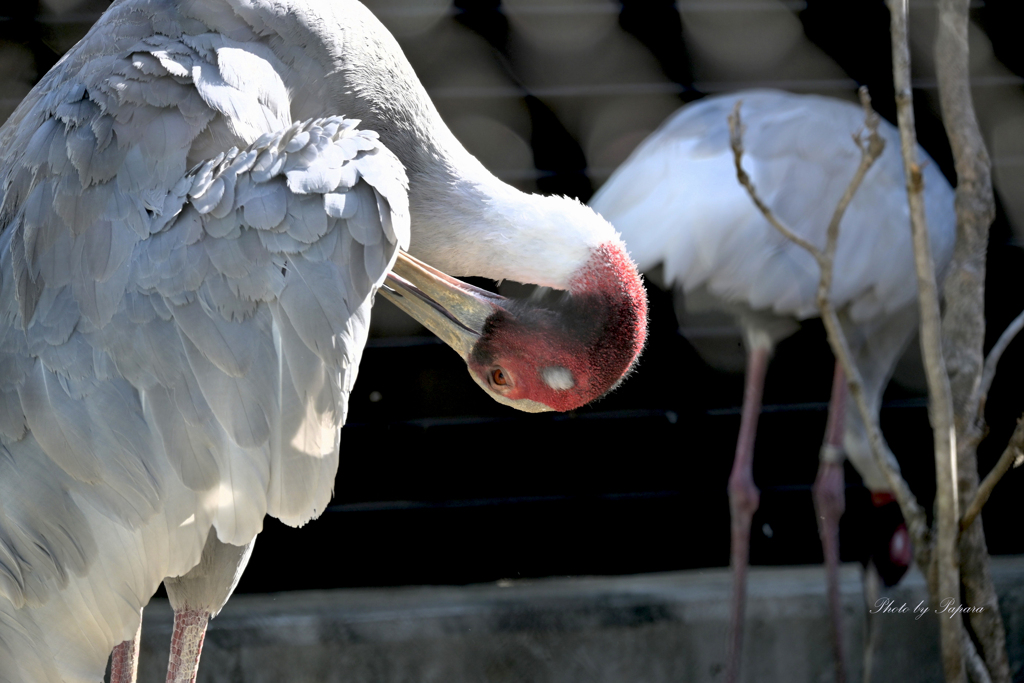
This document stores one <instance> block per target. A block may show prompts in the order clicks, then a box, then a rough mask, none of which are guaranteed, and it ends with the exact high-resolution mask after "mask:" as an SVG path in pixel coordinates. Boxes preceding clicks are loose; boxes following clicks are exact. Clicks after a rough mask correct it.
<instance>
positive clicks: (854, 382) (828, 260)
mask: <svg viewBox="0 0 1024 683" xmlns="http://www.w3.org/2000/svg"><path fill="white" fill-rule="evenodd" d="M861 103H862V104H863V105H864V107H865V127H866V128H867V130H868V131H869V137H868V140H867V142H863V141H862V139H861V138H857V137H855V141H857V146H858V147H859V148H860V150H861V162H860V165H859V166H858V168H857V172H856V173H854V176H853V179H852V180H851V181H850V185H849V186H848V187H847V190H846V192H845V193H844V194H843V197H842V199H841V200H840V202H839V204H838V205H837V206H836V211H835V213H834V214H833V216H832V220H831V221H830V223H829V227H828V230H829V236H828V238H827V244H826V252H827V253H826V252H822V251H821V250H820V249H818V248H817V247H816V246H814V245H813V244H811V243H810V242H808V241H807V240H805V239H803V238H802V237H800V236H799V235H797V234H796V233H794V232H793V231H792V230H791V229H789V228H788V227H787V226H785V225H783V224H782V223H781V222H780V221H779V220H778V219H777V218H776V217H775V215H774V214H773V213H772V211H771V209H769V208H768V206H767V205H766V204H765V203H764V202H763V201H762V200H761V198H760V197H759V196H758V194H757V190H756V189H755V188H754V184H753V182H752V181H751V180H750V177H749V176H748V175H747V173H746V172H745V171H744V170H743V164H742V160H743V132H744V127H743V122H742V119H741V115H740V107H741V105H742V102H737V103H736V106H735V107H734V108H733V112H732V114H730V116H729V138H730V144H731V146H732V152H733V160H734V162H735V165H736V177H737V179H738V180H739V182H740V184H741V185H742V186H743V187H744V189H746V191H747V194H748V195H750V199H751V200H752V201H753V202H754V205H755V206H756V207H757V208H758V210H759V211H761V213H762V214H763V215H764V217H765V219H767V221H768V222H769V223H771V224H772V226H774V227H775V229H776V230H778V231H779V233H781V234H782V235H783V236H784V237H785V238H786V239H788V240H790V241H791V242H793V243H794V244H796V245H797V246H799V247H802V248H803V249H805V250H806V251H807V252H808V253H810V254H811V256H813V257H814V259H815V260H816V261H817V262H818V266H819V268H820V270H821V276H820V279H819V282H818V308H819V310H820V312H821V320H822V322H823V323H824V325H825V331H826V332H827V334H828V340H829V344H830V345H831V346H832V351H833V353H834V354H835V356H836V359H837V360H838V361H839V363H840V364H841V365H842V367H843V372H844V373H845V374H846V380H847V388H848V390H849V392H850V396H852V397H853V400H854V402H855V403H856V405H857V410H858V411H859V412H860V415H861V419H862V420H863V421H864V425H865V427H866V429H867V433H868V442H869V443H870V445H871V451H872V453H873V454H874V457H875V461H876V462H877V463H878V465H879V467H880V468H881V469H882V472H883V473H884V474H885V478H886V481H887V482H888V484H889V487H890V488H891V489H892V491H893V495H894V496H895V497H896V500H897V501H898V502H899V505H900V510H901V511H902V512H903V517H904V519H905V520H906V522H907V529H908V530H909V531H910V536H911V538H912V539H913V542H914V544H915V545H916V547H917V548H918V549H919V552H918V553H917V556H918V557H919V558H921V559H922V560H924V561H925V562H926V561H927V559H926V558H927V557H928V549H929V547H930V544H929V542H928V524H927V521H926V517H925V514H924V511H923V510H922V509H921V506H920V505H919V504H918V502H917V499H916V498H915V497H914V494H913V493H912V492H911V491H910V487H909V486H907V482H906V481H905V480H904V479H903V477H902V476H901V475H900V468H899V463H897V462H896V459H895V458H894V457H893V455H892V453H890V452H889V451H888V449H886V448H885V446H884V441H883V440H882V430H881V427H880V426H879V424H878V415H877V414H876V413H874V412H873V411H872V410H871V409H870V408H869V407H868V403H867V398H866V396H865V395H864V381H863V379H862V378H861V375H860V370H859V369H858V368H857V366H856V365H854V363H853V354H852V353H851V352H850V347H849V345H848V343H847V341H846V335H845V334H843V329H842V326H841V324H840V322H839V316H838V315H837V314H836V311H835V307H834V306H833V305H832V302H831V301H830V299H829V296H828V294H829V290H830V288H831V282H832V270H833V262H834V256H835V245H836V243H838V233H839V224H840V222H841V221H842V217H843V212H844V211H845V210H846V207H847V205H848V204H849V203H850V200H851V199H852V198H853V195H854V193H856V191H857V188H858V187H859V186H860V183H861V181H862V180H863V179H864V176H865V175H866V174H867V172H868V169H870V168H871V165H872V164H873V163H874V162H875V160H876V159H877V158H878V156H879V155H880V154H881V153H882V150H883V149H884V142H883V141H882V140H881V138H879V137H878V135H877V127H878V119H877V116H876V115H875V113H874V112H873V111H872V110H871V99H870V97H868V95H867V90H866V89H864V88H862V93H861ZM872 138H877V140H872Z"/></svg>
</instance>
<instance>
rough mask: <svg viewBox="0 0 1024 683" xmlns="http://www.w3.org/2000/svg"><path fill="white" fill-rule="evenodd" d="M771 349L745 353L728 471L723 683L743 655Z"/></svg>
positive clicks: (730, 682)
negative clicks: (758, 445)
mask: <svg viewBox="0 0 1024 683" xmlns="http://www.w3.org/2000/svg"><path fill="white" fill-rule="evenodd" d="M770 353H771V350H770V349H768V348H763V347H754V348H753V349H751V351H750V353H749V354H748V356H747V377H746V386H745V387H744V389H743V414H742V417H741V419H740V435H739V438H738V439H737V440H736V458H735V460H733V465H732V473H731V474H730V475H729V512H730V514H731V516H732V548H731V559H730V565H731V566H732V610H731V613H730V616H729V619H730V622H729V663H728V669H727V671H726V676H725V680H726V683H736V681H737V680H739V674H740V659H741V657H742V656H743V621H744V615H745V613H746V608H747V564H748V562H749V560H750V522H751V520H752V519H753V517H754V513H755V512H756V511H757V507H758V505H759V504H760V500H761V492H760V491H758V490H757V487H756V486H754V471H753V465H754V436H755V434H756V433H757V418H758V416H759V415H760V414H761V395H762V393H763V391H764V377H765V374H766V372H767V370H768V357H769V355H770Z"/></svg>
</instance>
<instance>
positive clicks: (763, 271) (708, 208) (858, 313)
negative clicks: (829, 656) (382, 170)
mask: <svg viewBox="0 0 1024 683" xmlns="http://www.w3.org/2000/svg"><path fill="white" fill-rule="evenodd" d="M737 102H740V103H741V105H740V106H741V112H742V117H743V122H744V124H745V133H744V150H745V153H744V168H745V170H747V172H748V173H749V174H750V177H751V180H752V182H753V184H754V186H755V187H756V188H758V192H759V194H760V195H761V197H762V200H763V201H765V202H766V203H767V205H768V206H769V207H771V209H772V211H773V212H774V213H775V215H776V216H778V218H779V219H780V220H781V221H782V222H783V224H784V225H786V226H788V227H789V228H790V229H791V230H793V232H794V233H795V234H797V235H798V236H800V237H802V238H803V239H805V240H807V241H809V242H810V243H812V244H814V245H816V246H818V248H821V249H824V246H825V239H826V229H827V228H828V225H829V222H830V219H831V216H832V213H833V212H834V211H835V207H836V204H837V203H838V201H839V199H840V197H841V196H842V195H843V193H844V192H845V190H846V188H847V186H848V185H849V182H850V179H851V178H852V177H853V174H854V171H855V170H856V168H857V165H858V163H859V157H860V149H859V148H858V146H857V145H856V144H855V142H854V140H853V139H852V136H854V135H856V134H858V131H859V130H860V129H862V128H863V125H864V124H863V116H864V114H863V111H862V110H861V108H860V107H858V106H856V105H854V104H851V103H848V102H843V101H840V100H835V99H828V98H823V97H815V96H806V95H793V94H790V93H784V92H780V91H769V90H753V91H744V92H739V93H733V94H730V95H722V96H718V97H711V98H707V99H704V100H701V101H699V102H695V103H693V104H690V105H688V106H686V107H684V108H682V109H681V110H679V111H678V112H677V113H676V114H675V115H673V116H672V117H670V118H669V119H668V120H667V121H666V122H665V123H664V124H663V125H662V127H661V128H659V129H658V130H657V131H655V133H654V134H652V135H651V136H650V137H649V138H647V139H646V140H645V141H644V142H643V143H642V144H641V145H640V146H639V147H637V149H636V150H635V151H634V152H633V154H632V155H631V156H630V158H629V159H628V160H626V162H625V163H624V164H623V165H622V166H620V167H619V168H618V169H617V170H616V171H615V173H613V174H612V177H611V178H610V179H609V180H608V182H607V183H605V185H603V186H602V187H601V189H600V190H599V191H598V192H597V194H596V195H595V196H594V198H593V199H592V200H591V205H592V206H593V207H594V208H595V209H597V210H598V211H599V212H600V213H601V214H602V215H603V216H605V217H606V218H608V220H610V221H611V222H612V224H613V225H614V226H615V227H616V228H617V229H618V230H620V231H621V232H622V236H623V238H624V239H625V240H626V244H627V245H628V247H629V249H630V253H631V254H632V255H633V257H634V258H635V259H637V262H638V264H639V267H640V268H641V270H645V271H650V270H653V269H654V268H655V267H656V266H659V265H660V266H662V271H661V277H662V278H663V280H664V284H665V286H666V287H670V288H675V289H676V291H677V294H678V295H679V296H680V298H681V299H682V301H680V302H679V305H678V308H679V310H680V311H683V310H687V309H688V310H698V311H699V310H702V309H703V310H708V309H712V310H719V311H724V312H727V313H730V314H731V315H733V316H735V317H736V319H737V321H738V322H739V324H740V325H741V326H742V327H743V330H744V341H745V344H746V348H747V354H748V355H747V371H746V372H747V379H746V389H745V391H744V399H743V415H742V420H741V424H740V434H739V438H738V441H737V444H736V456H735V461H734V464H733V470H732V474H731V475H730V477H729V502H730V510H731V513H732V560H731V565H732V568H733V572H734V585H733V607H732V614H731V619H732V627H731V633H732V635H731V638H730V657H729V669H728V671H727V680H729V681H735V680H737V679H738V676H739V662H740V657H741V654H742V642H743V639H742V633H743V614H744V604H745V592H746V569H747V564H748V553H749V545H750V525H751V520H752V519H753V515H754V512H755V511H756V510H757V507H758V499H759V496H760V493H759V491H758V489H757V487H756V485H755V484H754V477H753V455H754V434H755V432H756V430H757V418H758V415H759V413H760V411H761V396H762V393H763V387H764V379H765V375H766V374H767V365H768V359H769V358H770V356H771V353H772V350H773V349H774V347H775V345H776V344H777V343H778V342H779V341H781V340H782V339H785V338H786V337H788V336H790V335H791V334H792V333H793V332H794V331H796V329H797V327H798V323H799V321H801V320H805V319H807V318H811V317H815V316H816V315H817V303H816V296H817V288H818V281H819V277H820V274H819V270H818V266H817V263H815V261H814V259H813V258H812V256H811V255H810V254H809V253H807V252H806V251H805V250H803V248H801V247H800V246H799V245H797V244H795V243H793V242H790V241H789V240H787V239H786V237H784V236H783V235H782V234H780V233H779V232H778V231H777V230H776V229H775V228H773V227H772V226H771V225H770V224H769V223H768V221H767V219H765V218H764V216H763V215H762V214H761V212H760V211H759V210H758V209H757V207H756V206H755V205H754V203H753V202H752V201H751V200H750V198H749V197H748V196H747V193H746V190H745V189H744V188H743V187H742V186H741V185H740V184H739V182H738V181H737V180H736V170H735V167H734V162H733V153H732V149H731V147H730V145H729V125H728V115H729V114H730V113H731V112H732V110H733V107H734V106H735V104H736V103H737ZM880 134H881V135H882V136H883V139H884V140H885V141H886V147H885V150H884V152H883V153H882V155H881V156H880V157H879V159H878V160H877V161H876V163H875V165H874V166H873V167H872V169H871V170H870V171H869V172H868V174H867V176H865V179H864V182H863V184H862V185H861V187H860V188H859V189H858V192H857V194H856V195H855V196H854V199H853V201H852V202H851V203H850V205H849V207H848V209H847V212H846V214H844V216H843V220H842V223H841V224H840V226H841V227H840V236H839V243H838V247H837V251H836V257H835V271H834V280H833V284H832V290H831V297H832V301H833V303H834V305H835V307H836V309H837V311H838V312H839V315H840V319H841V322H842V324H843V329H844V332H845V334H846V336H847V338H848V339H849V343H850V348H851V351H852V353H853V358H854V362H855V363H856V364H857V366H858V368H859V369H860V371H861V374H862V376H863V378H864V379H863V381H864V385H865V386H864V390H865V393H866V395H867V397H868V405H869V406H870V407H871V409H872V410H874V411H876V412H877V411H878V409H879V407H880V405H881V400H882V392H883V391H884V389H885V385H886V384H887V383H888V381H889V377H890V375H891V374H892V371H893V367H894V366H895V364H896V361H897V359H898V358H899V356H900V354H902V352H903V350H904V349H905V348H906V345H907V342H908V341H909V340H910V338H911V336H912V335H913V333H914V330H915V329H916V327H917V299H916V289H917V285H916V281H915V279H914V278H915V271H914V257H913V245H912V243H911V233H910V227H909V226H910V210H909V208H908V206H907V202H906V190H905V187H906V182H905V180H904V177H903V167H902V163H901V161H900V157H899V133H898V131H897V130H896V129H895V128H894V127H893V126H892V125H890V124H888V123H882V124H881V129H880ZM921 154H922V155H923V157H924V158H925V159H927V160H928V162H930V159H929V158H928V157H927V153H925V152H924V151H923V150H922V151H921ZM925 174H926V177H925V188H926V189H925V203H926V207H927V213H928V224H929V230H930V232H931V237H932V241H931V244H932V249H933V256H934V258H935V261H936V268H937V272H939V273H940V274H941V272H942V270H943V269H944V267H945V266H946V265H947V264H948V263H949V260H950V258H951V257H952V252H953V242H954V239H955V229H956V214H955V212H954V210H953V191H952V189H951V188H950V187H949V183H947V182H946V179H945V178H943V177H942V174H941V173H940V172H939V171H938V169H937V168H936V167H935V165H934V163H928V165H927V166H926V171H925ZM845 394H846V387H845V380H844V377H843V372H842V370H841V368H840V366H839V364H838V363H837V364H836V370H835V375H834V380H833V389H832V399H831V402H830V406H829V424H828V428H827V433H826V436H825V440H824V445H823V446H822V450H821V469H820V470H819V473H818V478H817V480H816V482H815V490H814V496H815V507H816V509H817V511H818V515H819V525H820V527H821V538H822V544H823V546H824V548H825V557H826V560H827V562H828V573H829V584H830V597H831V598H832V601H831V607H832V610H833V619H832V623H833V629H834V632H833V641H834V643H835V647H836V655H837V660H838V661H839V662H840V664H839V665H838V667H837V669H838V670H839V672H840V677H841V678H842V671H843V667H842V664H841V662H842V660H843V657H842V652H841V643H842V637H841V635H840V633H841V629H840V626H841V621H840V613H839V590H838V565H839V548H838V541H839V517H840V516H841V515H842V512H843V509H844V507H845V501H844V495H845V494H844V490H843V489H844V484H843V469H842V461H843V457H844V455H845V457H849V459H850V462H851V463H853V465H854V467H855V468H856V469H857V471H858V472H859V473H860V474H861V476H862V477H863V479H864V482H865V485H866V486H867V487H868V488H869V489H870V490H871V492H872V494H873V495H874V496H875V498H876V500H878V501H879V502H882V501H884V502H892V495H891V492H889V491H888V484H887V483H886V481H885V477H884V476H883V474H882V472H881V469H880V468H879V467H878V466H877V465H876V464H875V461H874V457H873V455H872V453H871V448H870V446H869V444H868V440H867V433H866V430H865V428H864V424H863V421H862V420H861V417H860V414H859V412H858V410H857V407H856V405H855V404H854V402H853V401H846V400H845ZM773 447H774V448H776V449H784V450H790V448H789V446H788V445H787V444H784V443H779V444H773ZM792 457H798V456H797V454H796V453H793V454H792ZM892 532H893V530H892V529H884V533H885V535H886V541H888V540H889V538H890V536H891V535H892ZM884 547H885V548H886V550H887V552H886V555H888V554H889V552H891V553H893V554H894V555H895V557H894V558H892V560H889V558H888V557H886V558H884V559H885V560H886V561H888V562H892V563H894V564H897V565H902V570H901V571H899V573H898V574H897V576H896V578H898V576H899V575H901V574H902V571H905V569H906V567H907V566H908V565H909V561H910V555H909V537H908V536H907V532H906V528H905V527H903V528H901V529H900V530H897V532H896V537H895V538H894V539H893V541H892V542H891V543H888V542H887V543H885V544H884ZM888 562H887V563H888Z"/></svg>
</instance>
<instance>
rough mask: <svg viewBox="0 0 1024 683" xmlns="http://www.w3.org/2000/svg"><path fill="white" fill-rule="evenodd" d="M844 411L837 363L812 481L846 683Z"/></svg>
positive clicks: (837, 653)
mask: <svg viewBox="0 0 1024 683" xmlns="http://www.w3.org/2000/svg"><path fill="white" fill-rule="evenodd" d="M845 410H846V379H845V375H844V374H843V369H842V367H841V366H840V365H839V363H838V362H837V363H836V371H835V375H834V376H833V378H832V399H831V401H829V406H828V426H827V427H826V429H825V443H824V444H823V445H822V447H821V463H820V465H819V467H818V476H817V478H816V479H815V480H814V490H813V493H814V511H815V512H816V513H817V516H818V534H819V535H820V536H821V548H822V551H823V552H824V555H825V578H826V582H827V585H828V606H829V614H830V616H831V619H830V621H831V631H832V633H831V635H832V651H833V654H834V658H835V667H836V681H837V683H846V657H845V654H844V652H843V624H842V618H843V616H842V615H843V611H842V604H841V600H840V597H839V518H840V517H842V516H843V512H844V511H845V510H846V492H845V491H844V488H845V481H844V478H843V459H844V455H843V416H844V414H845Z"/></svg>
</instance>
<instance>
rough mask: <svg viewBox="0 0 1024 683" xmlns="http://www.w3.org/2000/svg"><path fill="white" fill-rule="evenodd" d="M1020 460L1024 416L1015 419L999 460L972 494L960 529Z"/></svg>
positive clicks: (971, 520)
mask: <svg viewBox="0 0 1024 683" xmlns="http://www.w3.org/2000/svg"><path fill="white" fill-rule="evenodd" d="M1022 460H1024V417H1022V418H1021V419H1019V420H1017V428H1016V429H1015V430H1013V436H1011V437H1010V441H1009V443H1007V444H1006V449H1005V450H1004V451H1003V454H1002V455H1001V456H999V461H998V462H997V463H996V466H995V467H993V468H992V471H991V472H989V473H988V474H987V475H986V476H985V479H984V480H983V481H982V482H981V485H980V486H978V492H977V493H976V494H975V495H974V499H973V500H972V501H971V504H970V505H968V506H967V512H965V513H964V517H963V519H962V520H960V529H961V531H963V530H966V529H969V528H970V526H971V524H973V523H974V520H975V518H976V517H977V516H978V513H980V512H981V508H982V507H984V506H985V503H987V502H988V497H989V496H991V495H992V489H994V488H995V487H996V484H998V483H999V480H1000V479H1002V477H1003V475H1004V474H1006V473H1007V472H1008V471H1009V470H1010V468H1011V467H1014V466H1017V465H1019V464H1020V462H1021V461H1022Z"/></svg>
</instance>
